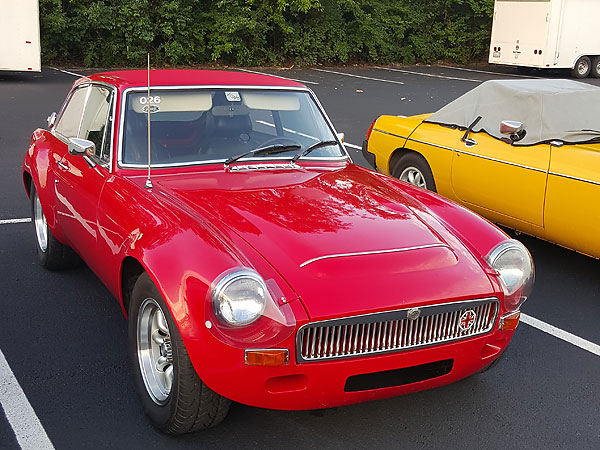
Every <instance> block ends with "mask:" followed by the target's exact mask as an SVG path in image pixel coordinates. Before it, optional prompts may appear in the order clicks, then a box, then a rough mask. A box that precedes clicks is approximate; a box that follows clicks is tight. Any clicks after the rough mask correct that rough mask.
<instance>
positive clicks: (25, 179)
mask: <svg viewBox="0 0 600 450" xmlns="http://www.w3.org/2000/svg"><path fill="white" fill-rule="evenodd" d="M32 182H33V177H32V176H31V174H30V173H29V172H28V171H27V170H24V171H23V184H24V185H25V192H26V193H27V197H30V198H31V183H32Z"/></svg>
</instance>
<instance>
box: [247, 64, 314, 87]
mask: <svg viewBox="0 0 600 450" xmlns="http://www.w3.org/2000/svg"><path fill="white" fill-rule="evenodd" d="M236 70H241V71H242V72H248V73H256V74H258V75H269V76H271V77H277V78H282V79H284V80H291V81H297V82H298V83H307V84H319V83H317V82H316V81H306V80H297V79H295V78H287V77H281V76H279V75H273V74H272V73H264V72H256V71H254V70H248V69H241V68H239V67H236Z"/></svg>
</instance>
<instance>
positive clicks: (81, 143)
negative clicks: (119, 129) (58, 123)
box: [69, 138, 96, 157]
mask: <svg viewBox="0 0 600 450" xmlns="http://www.w3.org/2000/svg"><path fill="white" fill-rule="evenodd" d="M69 153H70V154H71V155H84V156H89V157H92V156H94V154H95V153H96V144H94V143H93V142H92V141H88V140H87V139H80V138H69Z"/></svg>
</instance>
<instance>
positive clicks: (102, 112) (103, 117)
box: [78, 86, 112, 161]
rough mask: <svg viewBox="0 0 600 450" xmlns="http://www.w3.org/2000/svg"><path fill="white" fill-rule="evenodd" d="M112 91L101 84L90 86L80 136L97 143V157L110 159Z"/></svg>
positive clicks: (103, 159) (105, 159)
mask: <svg viewBox="0 0 600 450" xmlns="http://www.w3.org/2000/svg"><path fill="white" fill-rule="evenodd" d="M111 98H112V91H111V90H110V89H108V88H105V87H101V86H92V87H90V91H89V95H88V98H87V102H86V104H85V109H84V112H83V117H82V119H81V127H80V129H79V136H78V137H80V138H82V139H87V140H88V141H92V142H93V143H94V144H95V145H96V154H95V157H96V158H97V159H99V160H102V161H108V159H109V157H110V155H109V151H110V130H109V128H110V127H109V123H108V122H109V113H110V106H111Z"/></svg>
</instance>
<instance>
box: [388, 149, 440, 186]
mask: <svg viewBox="0 0 600 450" xmlns="http://www.w3.org/2000/svg"><path fill="white" fill-rule="evenodd" d="M391 174H392V176H394V177H396V178H398V179H399V180H401V181H406V182H407V183H410V184H412V185H415V186H418V187H420V188H423V189H428V190H430V191H433V192H437V191H436V189H435V180H434V179H433V173H432V172H431V168H430V167H429V164H427V160H426V159H425V158H423V157H422V156H421V155H419V154H418V153H413V152H410V153H406V154H405V155H402V157H401V158H400V159H399V160H398V162H397V163H396V165H395V166H394V168H393V169H392V170H391Z"/></svg>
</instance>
